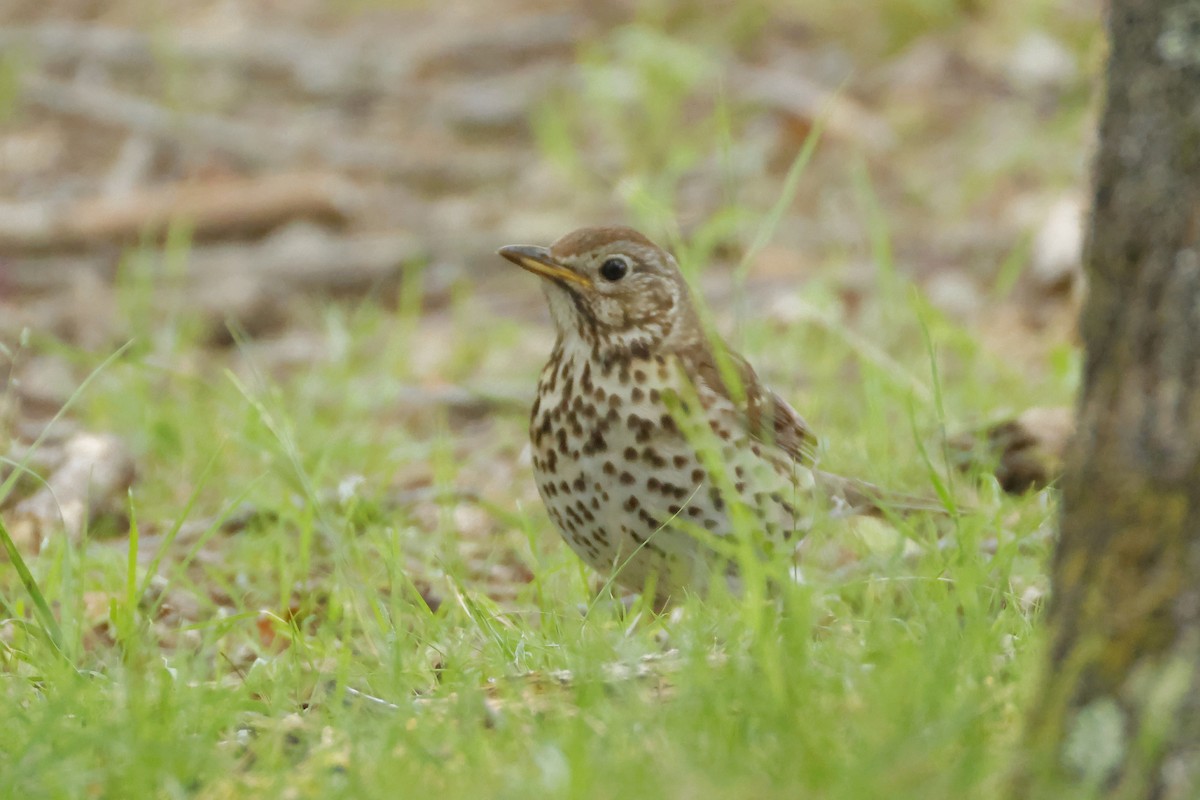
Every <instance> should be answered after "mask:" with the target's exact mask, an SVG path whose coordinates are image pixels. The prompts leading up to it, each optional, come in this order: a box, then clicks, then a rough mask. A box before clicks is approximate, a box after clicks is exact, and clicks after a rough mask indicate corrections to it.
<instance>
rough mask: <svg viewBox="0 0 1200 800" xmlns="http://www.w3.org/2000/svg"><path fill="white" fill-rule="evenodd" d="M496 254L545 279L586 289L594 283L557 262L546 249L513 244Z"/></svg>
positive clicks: (502, 248)
mask: <svg viewBox="0 0 1200 800" xmlns="http://www.w3.org/2000/svg"><path fill="white" fill-rule="evenodd" d="M496 252H497V253H499V254H500V255H502V256H504V257H505V258H507V259H508V260H509V261H511V262H513V263H514V264H516V265H517V266H518V267H520V268H521V269H527V270H529V271H530V272H532V273H533V274H534V275H541V276H542V277H543V278H550V279H552V280H557V281H563V282H566V283H574V284H577V285H579V286H583V287H585V288H586V287H589V286H591V285H592V282H591V281H590V280H589V279H588V278H587V277H586V276H583V275H580V274H579V273H578V272H576V271H575V270H573V269H571V268H570V267H567V266H564V265H562V264H560V263H558V262H557V261H555V260H554V259H553V258H552V257H551V256H550V251H549V250H547V249H546V248H545V247H533V246H531V245H523V244H512V245H508V246H507V247H501V248H500V249H499V250H497V251H496Z"/></svg>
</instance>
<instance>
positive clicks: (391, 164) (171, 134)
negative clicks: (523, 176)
mask: <svg viewBox="0 0 1200 800" xmlns="http://www.w3.org/2000/svg"><path fill="white" fill-rule="evenodd" d="M21 89H22V96H23V97H24V99H25V100H26V101H27V102H30V103H33V104H35V105H37V106H40V107H41V108H44V109H46V110H48V111H52V112H55V113H59V114H70V115H73V116H79V117H84V118H86V119H89V120H91V121H93V122H97V123H100V124H103V125H110V126H114V127H119V128H125V129H127V130H130V131H134V132H137V133H141V134H143V135H147V136H152V137H154V138H157V139H162V140H164V141H167V142H179V141H184V142H190V143H192V144H196V145H200V146H203V147H207V148H210V149H214V150H219V151H221V152H224V153H226V154H228V155H230V156H233V157H235V158H237V159H240V160H242V161H244V162H246V163H247V164H251V165H253V166H258V167H275V168H280V167H293V166H295V165H296V164H298V163H306V162H310V161H317V162H320V163H323V164H325V165H327V166H330V167H333V168H336V169H343V170H348V171H358V172H367V173H370V174H371V175H374V176H379V177H386V178H395V179H399V180H403V181H406V182H411V183H419V184H432V185H436V186H439V187H464V186H474V185H478V184H481V183H487V182H491V181H496V180H500V179H503V178H507V177H510V176H511V175H512V174H513V173H514V172H515V171H516V169H517V168H518V166H519V165H518V164H516V163H515V162H514V160H513V159H512V158H511V157H505V158H501V157H498V156H492V155H489V154H470V155H467V154H462V153H459V154H456V155H455V156H454V159H453V160H446V161H433V160H427V159H424V158H422V157H419V156H416V157H414V156H410V155H408V154H406V153H404V152H403V151H402V150H401V149H400V148H399V147H398V146H396V145H391V144H383V143H380V142H370V141H355V140H352V139H345V138H342V137H338V136H335V135H331V134H330V133H329V132H328V131H322V132H319V133H316V134H313V133H309V132H307V131H304V130H301V129H299V128H297V127H295V126H276V127H265V126H261V125H252V124H248V123H245V122H238V121H235V120H231V119H226V118H223V117H219V116H216V115H214V114H196V113H191V112H185V111H175V110H171V109H168V108H164V107H163V106H160V105H157V104H155V103H152V102H150V101H149V100H144V99H142V98H139V97H135V96H133V95H129V94H125V93H124V92H118V91H115V90H113V89H110V88H108V87H104V86H98V85H84V84H78V83H66V82H63V81H56V80H53V79H50V78H46V77H44V76H41V75H32V74H30V75H25V76H23V78H22V79H21Z"/></svg>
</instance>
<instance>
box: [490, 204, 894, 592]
mask: <svg viewBox="0 0 1200 800" xmlns="http://www.w3.org/2000/svg"><path fill="white" fill-rule="evenodd" d="M499 254H500V255H502V256H503V257H504V258H506V259H508V260H509V261H512V262H513V263H515V264H517V265H518V266H520V267H523V268H524V269H526V270H529V271H530V272H533V273H534V274H536V275H538V276H540V277H541V278H543V279H544V280H543V282H542V286H543V289H544V291H545V295H546V299H547V300H548V302H549V304H550V312H551V315H552V317H553V319H554V325H555V327H556V329H557V334H558V335H557V340H556V341H555V344H554V350H553V352H552V353H551V355H550V361H549V362H548V363H547V364H546V366H545V368H544V369H543V370H542V373H541V378H540V379H539V381H538V387H537V398H536V399H535V400H534V403H533V411H532V414H531V416H530V438H531V440H532V445H533V470H534V475H535V478H536V480H537V486H538V491H539V492H540V494H541V496H542V500H543V501H544V503H545V505H546V510H547V511H548V512H549V514H550V517H551V519H553V521H554V523H555V525H556V526H557V527H558V529H559V532H560V533H561V534H562V536H563V538H564V539H566V541H567V543H568V544H569V545H570V546H571V548H572V549H573V550H574V551H575V552H576V553H578V554H579V555H580V556H581V557H582V558H583V559H584V561H586V562H587V563H588V564H590V565H591V566H592V567H593V568H595V569H597V570H599V571H601V572H602V573H606V574H613V575H614V577H615V580H616V582H617V583H619V584H621V585H623V586H625V587H627V588H629V589H632V590H634V591H642V590H643V589H644V588H645V587H646V586H647V585H648V584H647V582H648V581H652V582H653V586H654V591H655V594H656V596H657V599H658V600H659V601H660V602H663V601H666V600H667V599H669V598H671V597H672V596H674V597H678V596H679V595H680V594H681V593H682V592H684V591H685V590H688V591H696V592H702V591H703V590H704V589H705V587H706V586H707V584H708V580H709V578H710V576H711V575H712V574H713V572H714V570H715V569H716V568H717V565H718V564H724V573H725V574H726V576H727V577H728V578H729V579H731V580H734V581H736V566H733V565H734V564H735V563H736V559H732V560H731V559H728V554H726V557H724V558H723V557H722V556H721V555H720V553H719V550H720V549H721V548H720V547H718V546H717V545H719V544H720V543H721V542H722V541H728V540H729V537H730V535H731V534H732V533H733V532H734V530H735V527H736V528H737V529H739V530H745V529H746V527H747V525H745V524H742V525H738V526H735V524H734V522H733V517H734V515H735V511H734V509H735V508H737V509H743V510H748V514H749V520H750V523H751V525H750V527H752V528H753V529H754V531H755V536H756V538H757V539H758V541H757V542H756V543H755V546H756V547H758V548H759V549H761V548H763V547H767V548H770V547H771V546H780V545H783V544H785V543H788V542H789V541H791V540H793V539H794V538H795V537H798V536H799V535H801V534H803V532H804V531H805V529H806V528H807V527H808V526H809V525H810V524H811V521H812V517H813V515H814V513H815V512H817V511H818V510H820V509H821V508H822V507H824V508H827V509H828V508H832V509H833V510H834V511H835V512H836V513H845V512H858V511H864V512H871V511H875V510H877V504H876V498H877V497H878V492H877V490H876V489H875V487H873V486H871V485H870V484H866V483H861V482H857V481H853V480H850V479H846V478H841V477H838V476H835V475H831V474H829V473H825V472H822V471H820V470H817V469H816V468H815V466H814V463H813V455H814V450H813V445H814V437H813V435H812V433H811V432H810V430H809V428H808V426H807V425H806V424H805V422H804V420H803V419H802V418H801V417H800V415H799V414H797V413H796V411H795V410H793V409H792V407H791V406H790V405H788V404H787V403H786V402H785V401H784V400H782V399H781V398H780V397H779V396H778V395H777V394H775V393H774V392H773V391H771V390H770V389H769V388H767V387H766V386H765V385H763V383H762V382H761V381H760V380H759V378H758V376H757V375H756V374H755V372H754V369H753V368H752V367H751V366H750V364H749V363H747V362H746V361H745V360H744V359H742V358H741V357H740V356H737V355H736V354H734V353H733V352H731V351H729V350H728V349H727V348H725V347H724V345H723V343H722V342H721V341H720V340H719V339H716V338H715V337H712V336H710V334H709V333H708V332H707V331H706V330H705V328H704V326H703V325H702V324H701V322H700V318H699V317H698V315H697V313H696V310H695V307H694V305H693V301H692V299H691V296H690V293H689V290H688V287H687V284H686V283H685V281H684V278H683V275H682V274H681V273H680V272H679V268H678V266H677V265H676V263H675V260H674V259H673V258H672V257H671V255H670V254H669V253H667V252H666V251H665V250H663V249H661V248H659V247H657V246H656V245H655V244H654V243H653V242H651V241H650V240H649V239H647V238H646V237H645V236H643V235H642V234H640V233H638V232H637V231H634V230H632V229H630V228H622V227H610V228H584V229H582V230H577V231H575V232H573V233H569V234H567V235H566V236H564V237H562V238H561V239H559V240H558V241H556V242H555V243H554V244H553V245H551V246H550V247H549V248H545V247H532V246H523V245H520V246H510V247H502V248H501V249H500V250H499Z"/></svg>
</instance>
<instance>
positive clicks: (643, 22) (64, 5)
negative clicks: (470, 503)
mask: <svg viewBox="0 0 1200 800" xmlns="http://www.w3.org/2000/svg"><path fill="white" fill-rule="evenodd" d="M1100 7H1101V3H1099V2H1097V1H1096V0H1053V1H1052V0H1013V1H1011V2H989V0H873V2H870V3H867V4H863V5H861V6H860V7H859V9H858V11H856V12H855V13H853V14H851V13H847V12H846V10H845V9H844V6H843V5H842V4H841V3H838V2H833V0H813V1H812V2H804V3H799V2H783V1H781V0H753V1H752V2H739V3H729V4H706V3H692V2H677V1H670V0H662V1H660V2H651V3H632V2H604V3H584V2H573V3H539V2H528V1H526V0H501V2H486V3H485V2H438V3H423V2H403V1H401V2H384V1H383V0H378V1H375V0H363V1H361V2H356V1H355V0H326V1H325V2H312V1H309V0H297V1H295V2H268V1H266V0H263V1H261V2H257V1H255V0H226V1H225V2H208V1H207V0H201V1H200V2H192V1H190V0H189V2H127V1H126V0H109V1H106V2H86V1H85V0H46V1H45V2H43V1H42V0H37V1H36V2H35V1H34V0H9V2H7V3H5V8H6V9H7V11H5V12H3V18H2V19H0V23H2V24H3V27H2V28H0V120H2V124H3V128H2V129H0V201H2V203H3V204H2V205H0V298H2V299H3V302H4V307H3V309H2V313H0V326H2V329H3V334H4V336H5V337H7V338H11V337H12V335H13V332H14V331H17V330H19V329H20V328H22V327H23V326H32V327H34V328H36V329H39V330H50V331H54V332H55V333H56V334H57V335H60V336H62V337H63V338H64V339H66V340H68V341H71V342H73V343H77V344H82V345H85V346H87V347H89V348H100V347H102V346H104V345H106V344H112V343H114V342H118V341H122V340H123V339H124V338H125V337H127V336H128V335H129V334H130V333H131V331H130V325H131V324H132V321H131V320H129V319H128V317H127V316H125V315H122V314H120V313H119V311H118V310H117V309H115V308H113V307H112V303H111V300H110V295H109V294H108V293H107V292H106V289H107V288H108V287H111V286H112V285H113V284H114V281H120V280H130V279H132V277H133V276H135V275H136V276H139V277H140V278H141V279H144V280H148V281H150V282H152V283H155V284H158V283H159V282H162V283H163V287H162V288H167V287H168V285H171V286H174V287H176V288H179V287H181V286H182V287H186V289H184V291H185V292H186V294H187V298H188V299H187V303H186V305H187V306H188V307H189V310H190V311H192V312H195V313H197V314H199V315H200V316H201V321H200V324H202V325H203V326H205V329H206V330H205V333H206V335H207V336H208V337H209V338H210V339H211V340H212V341H213V342H214V343H219V342H220V341H222V340H228V339H229V334H228V332H227V330H226V323H227V322H229V321H233V322H234V323H235V324H236V325H238V326H240V327H241V328H242V329H243V330H244V332H245V333H246V334H247V335H249V336H253V337H260V336H265V335H275V334H278V333H279V332H280V331H281V330H284V329H285V328H286V327H287V326H289V325H291V324H293V323H294V322H296V316H297V315H298V316H299V317H300V320H301V321H303V317H304V313H303V311H302V310H301V311H299V312H298V309H297V308H296V307H295V306H294V305H293V303H292V301H293V300H294V299H295V296H296V295H306V294H310V295H321V296H338V297H343V298H355V297H358V298H361V297H363V296H368V295H369V296H373V297H376V298H379V299H381V300H383V301H385V302H390V301H394V299H395V297H396V294H397V286H398V285H399V283H400V282H401V281H402V279H403V276H404V274H405V273H406V271H415V270H418V269H419V270H422V271H423V272H424V274H425V278H426V282H427V285H426V286H425V291H426V292H427V293H428V294H429V295H430V297H429V298H427V300H429V301H431V302H433V298H434V297H436V296H437V295H439V294H445V293H446V292H449V291H452V290H453V288H454V287H455V286H458V285H468V286H470V287H472V288H476V289H481V288H483V287H486V291H488V292H489V293H491V292H494V293H495V294H496V295H497V303H496V308H497V309H501V308H505V309H506V308H509V307H510V305H512V304H514V303H518V304H520V308H519V309H515V312H516V313H520V314H522V315H523V314H525V313H527V312H528V313H535V309H536V304H531V305H530V307H529V308H528V309H527V308H526V307H525V305H524V302H523V301H524V299H526V298H527V296H531V295H535V293H534V292H530V291H529V286H528V283H529V282H528V280H526V279H524V276H518V275H514V274H512V272H513V271H512V270H509V269H506V268H505V265H504V264H502V263H500V262H499V261H498V260H497V259H496V258H495V257H494V256H493V252H494V250H495V248H496V247H497V246H498V245H500V244H505V243H548V242H549V241H551V240H553V239H554V238H556V237H557V236H559V235H561V234H562V233H565V232H567V231H568V230H570V229H572V228H575V227H578V226H581V225H585V224H600V223H613V222H625V223H630V224H634V225H635V226H639V227H642V228H644V229H645V230H646V232H647V233H648V234H650V235H651V236H652V237H657V238H659V239H660V240H662V241H664V242H665V243H672V244H675V245H676V246H677V247H681V248H682V249H683V250H684V252H683V253H682V254H681V257H682V260H683V261H684V262H685V265H686V266H687V267H688V268H690V269H692V270H693V271H698V270H697V269H696V268H698V267H707V266H715V267H722V268H724V267H728V268H737V269H738V270H739V273H738V277H739V278H744V279H748V280H751V281H757V280H762V281H776V282H779V283H780V284H782V285H783V286H785V287H786V286H793V287H794V286H796V285H797V284H798V283H799V282H802V281H804V280H806V279H809V278H811V277H812V276H813V275H814V274H822V273H832V274H834V275H835V277H836V281H835V284H836V285H835V286H834V288H835V289H836V291H838V292H840V293H842V294H843V295H844V298H845V300H846V302H848V303H851V304H853V303H854V302H856V301H857V299H858V298H857V295H858V294H860V293H862V292H863V291H865V290H866V288H867V286H868V285H869V284H870V283H871V281H872V280H873V276H874V274H875V271H876V267H877V263H872V262H873V261H876V262H877V261H878V256H879V247H880V244H881V241H882V240H883V239H885V238H886V240H887V247H888V248H890V250H891V253H890V254H889V258H894V260H895V264H896V266H897V269H898V270H900V271H901V272H903V273H906V274H908V275H910V276H912V277H913V279H914V280H916V281H917V282H918V283H919V285H920V286H921V287H922V289H923V291H925V292H926V293H927V294H928V296H929V298H930V300H931V302H933V303H934V304H935V305H937V306H939V307H942V308H944V309H945V310H946V311H947V312H948V313H950V314H952V315H955V316H957V317H959V318H961V319H965V320H970V321H971V322H972V323H973V324H975V325H978V326H981V329H983V330H988V329H990V328H996V329H997V330H995V331H991V333H989V334H988V335H991V334H995V335H998V336H1003V335H1006V334H1007V333H1011V331H1008V330H1007V329H1009V328H1011V327H1012V326H1013V325H1018V324H1019V325H1032V326H1034V327H1035V328H1036V327H1038V326H1044V325H1045V324H1047V323H1048V322H1050V321H1051V320H1049V319H1048V317H1049V316H1052V314H1050V311H1051V310H1052V309H1047V308H1044V307H1041V306H1042V304H1043V301H1047V300H1055V299H1059V297H1060V296H1061V295H1062V294H1064V293H1065V294H1069V291H1067V290H1070V289H1071V288H1072V284H1073V283H1074V282H1075V280H1076V278H1075V274H1074V272H1073V270H1074V269H1075V267H1076V266H1077V263H1076V262H1077V253H1078V219H1077V217H1078V210H1079V204H1080V191H1081V185H1082V183H1083V181H1084V179H1085V177H1086V171H1087V164H1088V153H1089V149H1090V134H1091V128H1092V126H1093V122H1094V116H1095V115H1094V108H1093V102H1092V96H1093V91H1092V90H1093V86H1094V83H1095V78H1096V76H1097V70H1098V67H1099V65H1100V63H1101V59H1102V56H1103V53H1102V44H1101V39H1100V30H1099V18H1100V11H1101V8H1100ZM818 136H819V139H818ZM806 145H811V146H813V147H812V149H811V152H809V151H806V150H805V147H806ZM793 167H795V174H794V175H793V180H791V181H789V179H788V177H787V176H788V172H789V169H792V168H793ZM768 222H770V223H772V224H770V225H766V224H765V223H768ZM172 245H174V252H183V251H184V250H186V251H187V253H188V255H187V256H186V258H178V259H175V260H174V261H172V259H171V258H170V257H168V256H167V255H164V254H169V253H170V252H172ZM747 256H749V257H748V258H747ZM135 262H137V263H135ZM150 262H153V263H150ZM1022 279H1024V280H1022ZM713 280H714V288H715V289H717V290H719V287H720V286H721V285H722V284H726V285H728V283H729V281H728V276H727V275H722V276H721V277H719V278H714V279H713ZM1025 284H1030V285H1028V286H1026V285H1025ZM1024 289H1031V290H1033V294H1032V296H1031V295H1028V294H1027V295H1024V296H1022V297H1021V298H1020V300H1021V302H1022V303H1024V304H1025V305H1026V308H1025V309H1024V310H1025V312H1026V313H1025V314H1023V315H1017V318H1013V317H1011V316H1010V315H1009V314H1008V313H1007V310H1006V309H1002V308H997V306H996V303H994V302H992V300H993V299H994V291H993V290H998V291H999V293H1000V295H1002V296H1003V297H1004V298H1009V297H1013V296H1014V294H1013V293H1014V292H1016V291H1019V290H1024ZM513 294H515V295H516V296H515V297H514V296H513ZM533 299H534V300H536V297H533ZM713 299H714V300H718V299H719V298H713ZM81 300H82V301H83V303H82V307H81V306H80V301H81ZM1034 305H1036V306H1038V307H1036V308H1034V307H1033V306H1034ZM1060 333H1061V332H1060Z"/></svg>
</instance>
